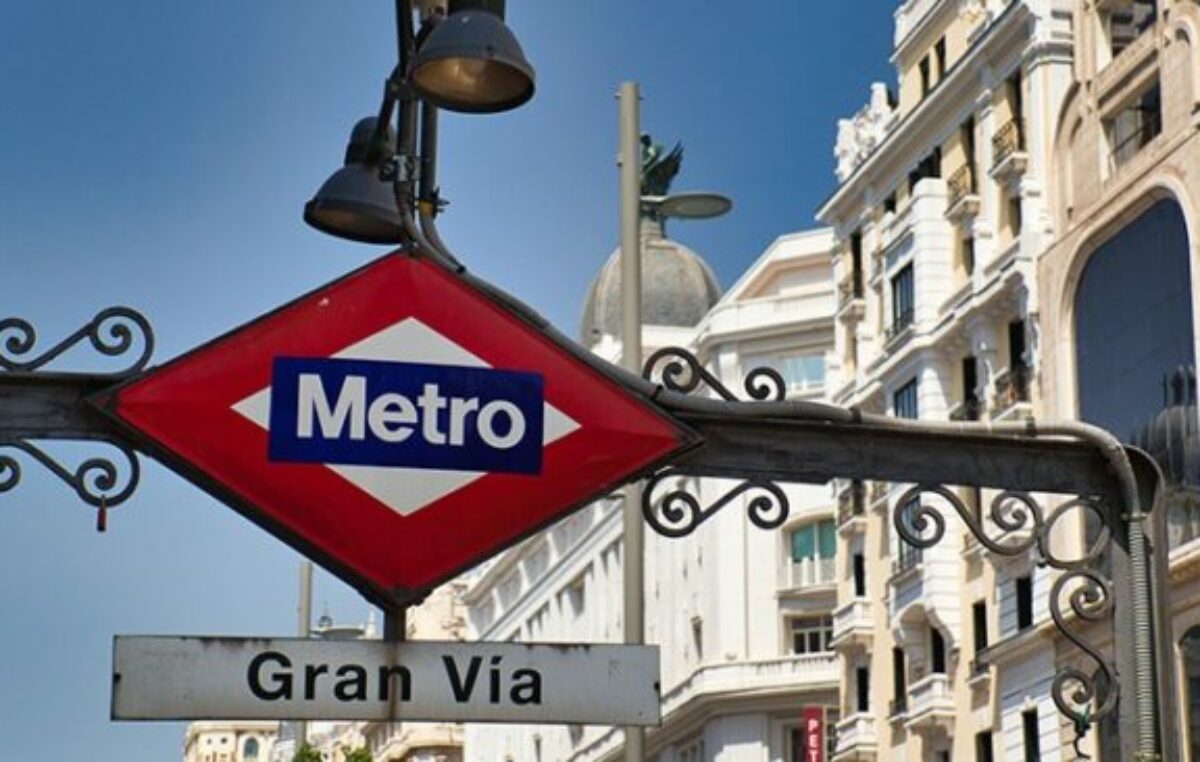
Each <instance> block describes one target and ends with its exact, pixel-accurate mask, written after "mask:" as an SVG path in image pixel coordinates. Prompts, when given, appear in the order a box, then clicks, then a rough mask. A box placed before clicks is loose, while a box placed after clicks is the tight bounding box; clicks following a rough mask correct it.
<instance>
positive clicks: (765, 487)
mask: <svg viewBox="0 0 1200 762" xmlns="http://www.w3.org/2000/svg"><path fill="white" fill-rule="evenodd" d="M683 476H684V474H682V473H680V472H678V471H676V470H674V469H671V468H667V469H664V470H662V471H659V472H658V473H657V474H655V475H654V476H652V477H651V478H650V480H649V481H648V482H647V483H646V486H645V488H644V489H643V490H642V514H643V515H644V516H645V518H646V522H647V523H648V524H650V526H651V527H652V528H653V529H654V531H656V532H658V533H659V534H660V535H662V536H663V537H672V538H677V537H685V536H687V535H689V534H691V533H692V532H694V531H695V530H696V528H697V527H698V526H700V525H701V524H703V523H704V522H705V521H707V520H708V519H710V518H711V517H712V516H713V514H715V513H716V512H717V511H719V510H721V509H722V508H724V507H725V506H726V505H728V504H729V503H730V502H732V501H733V500H735V499H736V498H738V497H740V496H742V495H747V496H748V499H747V502H746V515H747V516H748V517H749V519H750V521H751V522H752V523H753V524H754V525H755V526H757V527H759V528H761V529H776V528H778V527H780V526H782V525H783V523H784V522H785V521H787V517H788V514H789V512H790V510H791V508H790V504H789V502H788V498H787V495H786V494H785V493H784V491H783V489H782V488H781V487H780V486H779V485H778V484H775V483H773V482H769V481H760V480H748V481H744V482H741V483H739V484H737V485H735V486H734V487H733V488H732V489H730V490H728V491H727V492H725V493H724V494H723V495H721V496H720V497H718V498H717V499H716V500H714V501H713V502H712V503H711V504H709V505H701V503H700V500H699V499H697V498H696V496H695V495H693V494H692V493H691V492H690V491H689V490H687V489H686V488H685V487H684V486H682V485H679V486H674V487H672V488H669V489H667V490H666V491H665V492H663V491H662V490H660V489H658V487H659V486H660V485H663V483H664V482H666V481H668V480H675V479H679V478H681V477H683Z"/></svg>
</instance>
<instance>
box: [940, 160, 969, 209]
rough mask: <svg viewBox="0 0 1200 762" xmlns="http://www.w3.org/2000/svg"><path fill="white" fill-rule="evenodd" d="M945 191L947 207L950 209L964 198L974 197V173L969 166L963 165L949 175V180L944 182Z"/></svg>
mask: <svg viewBox="0 0 1200 762" xmlns="http://www.w3.org/2000/svg"><path fill="white" fill-rule="evenodd" d="M946 189H947V191H948V195H949V201H948V204H947V205H948V206H949V207H951V208H953V206H954V205H955V204H957V203H958V202H959V201H961V200H962V199H963V198H965V197H966V196H972V195H974V194H975V171H974V170H972V169H971V165H970V164H964V165H962V166H961V167H959V168H958V170H957V171H956V172H955V173H954V174H952V175H950V179H949V180H947V181H946Z"/></svg>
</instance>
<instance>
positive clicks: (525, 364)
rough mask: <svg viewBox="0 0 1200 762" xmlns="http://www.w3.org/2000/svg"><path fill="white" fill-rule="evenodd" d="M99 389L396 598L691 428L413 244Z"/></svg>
mask: <svg viewBox="0 0 1200 762" xmlns="http://www.w3.org/2000/svg"><path fill="white" fill-rule="evenodd" d="M93 402H95V404H97V405H98V406H99V407H100V409H101V410H103V411H105V412H106V413H107V414H108V415H109V416H111V417H112V419H113V420H115V421H116V422H117V423H118V424H119V425H121V426H122V427H123V429H124V430H125V432H126V433H127V434H128V436H130V438H131V439H133V440H134V441H135V442H136V443H137V444H138V446H139V447H140V448H141V449H143V450H146V451H147V452H149V453H151V454H152V455H154V456H155V457H157V458H158V459H160V460H162V461H163V462H165V463H166V464H167V465H168V466H170V467H171V468H173V469H175V470H176V471H178V472H179V473H180V474H182V475H183V476H184V477H186V478H188V479H190V480H191V481H193V482H195V483H196V484H198V485H200V486H201V487H202V488H204V489H205V490H207V491H209V492H210V493H211V494H213V495H214V496H216V497H218V498H219V499H220V500H222V501H223V502H225V503H227V504H229V505H231V506H233V507H234V508H235V509H237V510H239V511H240V512H242V513H243V514H244V515H246V516H247V517H249V518H250V519H251V520H253V521H255V522H256V523H258V524H259V525H261V526H263V527H265V528H266V529H268V530H269V531H271V532H272V533H274V534H275V535H276V536H278V537H280V538H281V539H283V540H284V541H285V542H288V543H289V544H291V545H292V546H293V547H295V548H297V549H298V550H300V551H301V552H303V553H305V554H307V555H308V556H310V557H311V558H313V559H315V560H317V561H318V562H320V563H321V564H322V565H324V566H325V567H326V568H328V569H329V570H330V571H332V572H334V573H335V574H338V575H339V576H341V577H342V578H343V579H345V580H346V581H347V582H349V583H350V584H352V585H354V586H355V587H357V588H358V589H359V590H360V591H362V592H363V593H364V594H366V595H367V596H368V597H370V598H372V599H373V600H375V601H377V602H380V603H382V604H383V605H385V606H390V605H403V604H406V603H409V602H412V601H413V600H416V599H419V598H421V597H422V596H423V595H424V594H425V592H426V591H428V590H429V589H431V588H432V587H434V586H436V585H437V584H438V583H440V582H443V581H445V580H447V579H449V578H451V577H452V576H454V575H455V574H457V573H459V572H461V571H464V570H466V569H468V568H470V567H471V566H473V565H475V564H477V563H479V562H480V561H482V560H484V559H486V558H487V557H488V556H490V555H493V554H494V553H496V552H498V551H500V550H502V549H503V548H504V547H506V546H508V545H511V544H512V543H514V542H516V541H518V540H520V539H522V538H523V537H526V536H528V535H529V534H531V533H533V532H534V531H536V530H538V529H540V528H542V527H545V526H547V525H548V524H550V523H551V522H553V521H554V520H556V519H558V518H561V517H562V516H564V515H566V514H567V513H569V512H570V511H572V510H573V509H575V508H577V507H579V506H581V505H584V504H586V503H587V502H589V501H591V500H594V499H596V498H597V497H599V496H601V495H603V494H606V493H608V492H610V491H612V490H613V489H615V488H617V487H619V486H620V485H621V484H623V483H625V482H626V481H628V480H629V479H630V478H634V477H635V476H637V475H638V474H640V473H644V472H646V471H649V470H651V469H652V468H654V467H656V466H657V465H659V464H661V463H663V462H665V461H666V460H668V459H669V458H670V457H671V456H672V455H674V454H675V453H677V452H679V451H680V450H681V449H683V448H685V447H688V446H691V445H692V444H694V443H695V441H696V440H695V437H694V435H692V434H691V433H690V432H689V431H687V430H686V429H685V428H683V427H682V426H680V425H679V424H677V423H675V422H674V421H673V420H672V419H671V418H669V417H668V416H666V415H664V414H662V413H661V412H659V411H658V410H657V408H655V407H654V406H653V405H652V404H650V403H649V402H648V401H647V400H645V399H644V398H641V397H639V396H637V395H636V394H635V393H633V392H631V391H629V390H628V389H626V388H625V387H624V386H623V385H621V384H619V383H618V382H616V381H614V380H613V379H612V378H609V377H608V376H606V375H605V374H604V373H602V372H600V371H598V370H597V369H596V368H594V367H592V365H591V364H589V363H587V362H584V361H583V360H582V359H580V358H579V356H578V355H577V354H575V353H574V352H572V351H571V349H569V348H568V347H566V346H563V345H561V344H560V343H559V342H558V341H557V340H556V339H555V338H553V337H552V336H550V335H548V334H547V333H546V332H545V331H543V330H541V329H540V328H539V327H538V326H536V325H534V324H533V323H532V322H530V321H529V320H528V319H526V318H524V317H523V316H522V315H521V314H519V313H518V312H515V311H514V310H513V309H512V308H510V307H509V306H508V305H507V304H505V303H503V302H502V301H500V300H498V299H496V298H494V297H493V296H491V295H490V294H488V293H486V292H485V291H483V290H481V289H480V288H478V287H476V286H475V285H473V284H472V283H471V282H470V281H469V280H467V279H465V278H463V277H461V276H460V275H459V274H457V273H455V272H452V271H450V270H448V269H447V268H445V267H443V266H442V265H440V264H438V263H436V262H433V261H430V260H428V259H425V258H421V257H418V256H414V255H410V254H407V253H405V252H402V251H401V252H396V253H393V254H390V255H387V256H385V257H383V258H381V259H378V260H376V261H375V262H373V263H371V264H369V265H367V266H366V267H364V268H362V269H360V270H357V271H355V272H353V273H351V274H349V275H347V276H346V277H344V278H342V279H340V280H338V281H335V282H333V283H331V284H329V285H326V286H324V287H322V288H320V289H318V290H316V291H315V292H313V293H311V294H309V295H308V296H305V297H302V298H300V299H299V300H297V301H295V302H293V303H291V304H289V305H286V306H284V307H282V308H281V309H279V310H277V311H275V312H273V313H271V314H268V315H266V316H264V317H261V318H259V319H257V320H255V321H253V322H251V323H249V324H248V325H245V326H243V327H241V328H238V329H235V330H234V331H232V332H231V333H229V334H227V335H225V336H223V337H221V338H218V339H216V340H214V341H213V342H211V343H209V344H207V345H205V346H202V347H200V348H198V349H196V350H193V351H192V352H189V353H187V354H185V355H183V356H181V357H179V358H176V359H175V360H173V361H171V362H169V363H167V364H166V365H164V366H162V367H160V368H156V369H151V370H150V371H148V372H147V373H145V374H143V375H142V376H140V377H137V378H135V379H133V380H131V381H129V382H127V383H125V384H123V385H121V386H119V387H117V389H115V390H113V391H111V392H106V393H104V394H102V395H101V396H100V397H98V398H97V399H95V400H93Z"/></svg>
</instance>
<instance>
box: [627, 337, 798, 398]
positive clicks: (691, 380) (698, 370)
mask: <svg viewBox="0 0 1200 762" xmlns="http://www.w3.org/2000/svg"><path fill="white" fill-rule="evenodd" d="M642 376H643V377H644V378H647V379H650V380H654V378H655V376H657V377H658V380H659V383H661V384H662V385H663V386H664V387H666V388H667V389H669V390H671V391H673V392H679V393H681V394H691V393H692V392H694V391H696V390H697V389H699V388H700V386H701V385H702V384H703V385H704V386H706V387H708V388H709V389H710V390H711V391H713V392H714V393H715V394H717V395H718V396H719V397H721V398H722V399H726V400H730V401H733V400H736V399H737V396H736V395H734V393H733V392H732V391H730V390H729V387H727V386H725V384H723V383H721V380H720V379H719V378H717V377H716V376H714V375H713V374H712V373H710V372H709V371H708V370H707V369H706V368H705V367H704V366H703V365H701V364H700V361H699V360H697V359H696V356H695V355H694V354H692V353H691V352H688V351H687V350H686V349H680V348H679V347H666V348H665V349H660V350H658V351H657V352H655V353H654V354H652V355H650V357H649V358H648V359H647V360H646V364H645V365H644V366H643V368H642ZM744 388H745V390H746V394H747V395H748V396H749V397H750V399H751V400H755V401H759V402H763V401H767V400H782V399H783V398H784V396H785V395H786V394H787V383H786V382H785V381H784V380H783V376H781V375H780V374H779V372H778V371H776V370H775V369H773V368H755V369H753V370H751V371H750V372H749V373H748V374H746V380H745V384H744Z"/></svg>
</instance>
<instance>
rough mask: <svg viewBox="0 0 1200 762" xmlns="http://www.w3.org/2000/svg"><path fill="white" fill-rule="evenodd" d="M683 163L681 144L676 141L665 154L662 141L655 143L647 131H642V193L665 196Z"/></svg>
mask: <svg viewBox="0 0 1200 762" xmlns="http://www.w3.org/2000/svg"><path fill="white" fill-rule="evenodd" d="M681 164H683V144H682V143H679V142H676V143H675V147H674V148H672V149H671V152H670V153H668V154H667V155H665V156H664V155H663V146H662V143H655V142H654V139H653V138H651V137H650V135H649V133H645V132H643V133H642V195H643V196H665V195H667V192H668V191H669V190H670V189H671V181H672V180H674V179H675V175H677V174H679V167H680V165H681Z"/></svg>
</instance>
